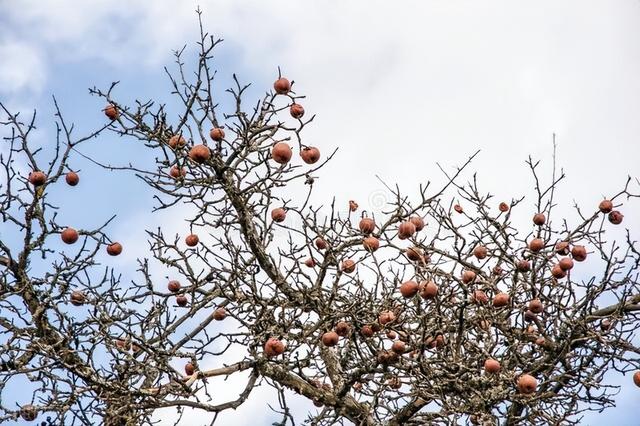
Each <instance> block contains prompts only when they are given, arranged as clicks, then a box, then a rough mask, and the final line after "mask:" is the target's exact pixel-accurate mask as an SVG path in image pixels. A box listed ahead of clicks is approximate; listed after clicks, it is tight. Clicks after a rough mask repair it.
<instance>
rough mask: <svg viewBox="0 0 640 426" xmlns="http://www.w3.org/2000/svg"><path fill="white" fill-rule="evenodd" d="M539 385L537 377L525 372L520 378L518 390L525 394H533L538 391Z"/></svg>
mask: <svg viewBox="0 0 640 426" xmlns="http://www.w3.org/2000/svg"><path fill="white" fill-rule="evenodd" d="M537 387H538V381H537V380H536V379H535V377H533V376H530V375H529V374H523V375H522V376H520V377H519V378H518V390H519V391H520V393H524V394H527V395H528V394H532V393H534V392H535V391H536V388H537Z"/></svg>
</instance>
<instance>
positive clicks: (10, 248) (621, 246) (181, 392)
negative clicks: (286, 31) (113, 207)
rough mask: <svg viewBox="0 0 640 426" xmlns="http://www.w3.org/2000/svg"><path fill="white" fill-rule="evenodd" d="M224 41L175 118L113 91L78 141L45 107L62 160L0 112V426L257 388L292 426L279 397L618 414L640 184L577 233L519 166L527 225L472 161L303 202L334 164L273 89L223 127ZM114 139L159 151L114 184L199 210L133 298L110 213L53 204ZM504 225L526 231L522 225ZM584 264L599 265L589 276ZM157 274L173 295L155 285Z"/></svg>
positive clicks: (205, 46) (584, 213)
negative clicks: (126, 181) (97, 143)
mask: <svg viewBox="0 0 640 426" xmlns="http://www.w3.org/2000/svg"><path fill="white" fill-rule="evenodd" d="M219 42H220V40H216V39H214V38H213V37H211V36H209V35H208V34H206V33H205V32H204V31H203V30H202V25H201V38H200V43H199V44H198V46H199V52H198V54H199V58H198V60H197V65H196V67H195V69H194V70H193V71H194V72H193V74H191V73H190V70H189V69H188V67H187V66H186V65H185V62H184V60H183V52H182V51H180V52H176V62H177V72H175V73H169V78H170V81H171V84H172V85H173V94H174V95H175V97H176V100H177V103H178V105H180V108H181V112H180V115H179V118H178V119H177V121H173V120H172V119H171V118H170V117H169V114H168V113H167V112H166V108H165V107H164V106H162V105H160V106H157V105H156V104H155V103H154V102H151V101H149V102H136V103H135V104H134V105H132V106H127V105H125V104H124V103H121V102H119V101H118V100H117V98H116V96H115V95H114V92H115V90H114V89H115V88H116V87H117V85H116V84H113V85H112V86H111V87H110V88H109V89H108V90H104V91H103V90H100V89H97V88H96V89H92V90H91V93H93V94H94V95H96V96H98V97H99V98H101V99H104V101H105V102H106V103H107V107H106V108H105V114H106V116H107V122H106V124H105V126H104V127H102V128H100V129H98V130H96V131H95V132H93V133H91V134H89V135H86V136H83V137H76V136H75V134H74V129H73V126H72V125H70V124H69V123H67V121H65V119H64V118H63V114H62V113H61V112H60V109H59V108H58V105H57V103H55V106H56V110H57V114H56V120H57V121H56V123H57V126H58V137H57V139H56V149H55V152H54V155H53V156H52V157H51V158H47V159H43V158H41V157H42V155H41V154H42V153H41V152H40V151H39V149H37V148H34V146H33V145H32V142H31V139H30V137H31V134H32V131H33V129H34V128H35V123H36V121H35V113H34V115H33V116H32V117H31V118H30V119H29V120H27V121H26V122H25V121H22V119H21V117H20V116H19V115H17V114H13V113H11V112H10V111H9V110H8V109H7V108H6V107H5V106H4V105H2V110H3V111H4V115H5V116H6V119H4V121H3V122H2V124H3V126H4V130H5V137H4V140H5V143H6V144H7V146H8V147H7V150H6V154H4V155H3V156H2V158H1V163H2V166H3V167H2V169H3V180H2V194H1V195H0V206H1V214H2V220H3V229H4V230H6V234H5V232H3V234H5V235H7V234H10V233H11V232H13V233H15V234H16V235H18V236H19V238H18V239H16V241H20V246H16V245H13V244H12V243H10V242H8V240H6V239H3V240H2V241H0V254H1V255H2V263H3V265H4V272H3V275H2V281H1V288H2V291H1V293H0V312H2V315H1V316H0V330H1V331H2V344H3V351H2V354H0V357H1V358H2V371H1V372H0V375H1V377H2V384H3V389H9V388H10V387H11V386H12V383H13V382H14V381H18V380H28V381H30V382H32V383H34V384H35V386H36V387H35V390H34V391H33V395H32V397H31V398H30V399H29V400H25V401H24V402H23V403H22V404H21V405H20V406H8V405H6V404H4V403H3V404H2V406H1V417H0V419H2V420H8V419H15V418H17V417H19V416H20V417H22V418H23V419H25V420H34V419H36V418H38V419H40V417H41V416H42V417H44V416H45V414H46V416H49V417H50V418H51V420H50V423H52V424H63V423H64V424H67V423H72V422H74V424H94V423H104V424H109V425H130V424H139V423H145V422H149V421H150V419H151V417H152V415H153V414H154V412H155V411H156V410H158V409H160V408H163V407H188V408H193V409H199V410H203V411H204V412H206V413H209V414H208V415H210V418H209V420H208V422H211V423H213V422H215V420H216V419H217V416H218V414H219V413H221V412H223V411H225V410H229V409H235V408H237V407H238V406H240V405H241V404H242V403H243V402H244V401H245V400H246V399H247V398H248V397H249V396H250V394H251V392H252V390H253V389H254V387H255V386H257V385H258V384H260V383H266V384H268V385H270V386H271V387H273V388H274V392H277V393H278V394H279V400H280V404H281V409H280V411H281V413H282V422H281V424H283V425H284V424H287V423H288V422H293V418H292V416H291V413H290V410H289V409H288V407H287V404H286V398H285V390H290V391H293V392H296V393H298V394H300V395H303V396H304V397H306V398H308V399H310V400H312V401H313V402H314V403H315V404H316V405H317V406H318V410H317V411H316V412H313V413H310V414H309V422H310V423H311V424H317V425H324V424H326V425H328V424H348V423H349V422H352V423H354V424H363V425H374V424H388V425H400V424H408V425H411V424H451V423H454V422H461V421H462V422H471V423H474V424H497V423H498V422H500V423H504V424H560V423H562V424H576V423H578V422H579V419H580V413H582V412H584V411H585V410H601V409H604V408H607V407H611V406H613V405H614V399H613V396H614V395H615V392H616V389H617V388H616V387H615V386H611V385H610V384H607V383H606V381H605V380H604V374H605V373H606V372H608V371H612V370H614V371H618V372H621V373H627V372H632V371H636V370H638V369H640V358H639V357H638V354H639V353H640V349H639V348H638V347H637V346H636V345H635V344H634V339H635V328H636V324H637V320H638V314H637V313H638V311H640V284H639V283H638V267H639V265H640V251H639V250H638V247H637V245H636V244H635V242H634V240H633V239H632V237H631V235H630V234H629V231H627V236H626V239H625V240H624V241H620V242H611V241H607V239H606V235H607V232H608V231H609V230H610V228H611V227H613V226H616V225H619V224H620V222H621V221H622V219H623V215H622V213H620V211H619V210H618V209H619V208H620V206H621V205H622V202H623V201H629V200H631V199H633V198H637V197H638V196H639V195H638V194H637V193H636V192H634V191H633V188H632V187H633V186H634V184H635V183H637V181H635V182H634V181H633V180H632V179H629V180H628V181H627V182H626V184H625V185H624V187H623V188H622V189H621V190H620V191H619V192H617V193H616V194H612V195H611V196H610V197H609V199H608V200H604V201H603V202H602V203H601V205H600V206H591V207H589V208H587V209H579V208H577V212H578V214H579V215H580V217H581V218H582V220H581V221H580V222H579V223H575V224H570V223H569V221H567V220H563V219H562V218H559V219H556V218H555V216H554V211H555V210H554V208H555V206H556V202H557V200H555V199H554V191H555V188H556V187H557V185H558V184H559V183H560V182H561V180H562V179H563V177H564V176H563V174H562V173H559V174H556V172H554V175H553V176H552V179H551V182H550V183H549V184H548V185H544V184H543V183H542V179H541V177H540V176H539V173H538V163H537V162H535V161H533V160H532V159H529V160H528V161H527V164H528V167H529V168H530V170H531V173H532V176H533V178H534V183H535V192H534V197H535V199H536V202H537V210H536V211H535V212H527V211H521V210H522V207H521V202H522V200H523V198H519V199H513V200H511V201H510V202H502V203H498V202H495V200H494V199H493V198H492V196H491V195H490V194H488V193H484V192H482V191H481V190H480V189H479V187H478V185H477V182H476V179H475V177H474V179H473V180H472V181H471V182H468V183H464V182H460V180H461V173H462V171H463V170H466V169H467V168H468V167H469V165H470V163H471V162H472V159H473V157H474V156H475V154H474V155H472V156H471V157H470V158H469V159H468V160H467V161H466V162H465V163H464V164H462V165H461V166H460V167H459V168H458V169H457V171H456V172H455V173H453V174H447V173H446V172H445V171H444V169H442V172H443V173H445V175H446V178H447V183H446V184H445V185H443V186H442V187H439V188H433V187H432V186H433V185H431V184H430V183H429V182H425V183H424V184H423V185H422V186H421V189H420V191H419V194H417V196H414V197H410V196H407V195H405V194H403V193H402V192H401V191H400V190H399V189H398V188H393V187H389V193H390V194H391V195H392V197H393V201H392V202H390V203H389V204H388V205H387V206H385V208H384V210H383V211H381V212H376V213H375V214H372V212H366V211H362V210H361V209H360V208H359V206H358V204H357V202H355V201H353V202H350V203H349V206H338V205H335V202H333V203H332V204H331V205H330V206H329V207H323V206H314V205H313V204H312V202H311V201H310V200H311V194H312V190H313V187H314V179H315V177H316V173H317V172H318V171H319V170H320V169H321V168H322V167H323V166H324V165H325V164H326V162H327V161H329V160H330V159H331V157H332V156H333V155H334V154H335V151H334V152H333V153H331V154H330V155H327V156H326V157H325V158H321V156H320V150H318V149H317V148H313V147H309V146H307V145H305V143H304V142H303V138H302V132H303V130H304V129H305V127H306V126H307V125H309V124H310V123H311V121H312V120H313V116H312V117H310V118H307V117H308V115H306V114H305V113H304V108H302V102H303V101H302V99H303V96H300V95H299V94H297V93H295V92H294V91H293V89H294V88H293V87H292V86H291V83H290V82H289V81H288V80H286V79H284V78H283V77H282V76H278V80H277V81H276V83H275V84H274V88H273V90H270V91H268V92H267V93H266V94H265V95H264V97H262V98H261V100H260V101H259V102H257V104H255V105H251V106H248V107H247V106H246V100H245V93H246V90H247V88H248V85H244V84H242V83H240V81H239V80H238V79H237V78H235V77H234V81H235V86H234V87H232V88H230V89H229V90H228V92H229V93H230V94H231V95H232V96H233V98H234V99H235V111H234V112H233V113H231V114H226V115H222V114H221V113H220V112H219V110H218V107H217V99H218V96H219V94H218V93H216V92H214V89H213V81H214V77H215V72H214V71H213V68H212V65H211V58H212V55H213V51H214V49H215V47H216V46H217V45H218V43H219ZM189 75H193V76H194V77H193V78H189V77H188V76H189ZM54 102H55V101H54ZM289 116H290V117H289ZM108 131H110V132H115V133H116V134H118V135H120V136H122V137H125V138H129V139H132V140H134V141H136V142H137V143H140V144H144V145H145V146H146V147H147V149H149V150H151V151H152V152H153V153H154V155H155V158H156V162H155V164H153V165H150V166H149V167H148V168H147V169H134V168H133V167H123V169H126V170H129V171H133V172H135V174H136V175H137V176H138V177H139V178H140V179H142V180H143V181H144V182H145V183H146V184H147V185H148V187H149V188H150V190H151V191H154V193H155V194H156V197H157V202H158V206H157V208H158V209H174V210H176V211H177V213H178V214H183V212H184V211H190V212H191V211H192V212H194V213H193V215H192V217H190V218H188V219H189V224H190V227H189V228H190V229H189V231H188V233H187V234H185V235H184V237H185V240H184V241H183V240H182V239H178V238H171V237H169V236H167V235H164V233H163V232H162V230H149V231H148V235H149V244H150V247H151V253H152V256H153V259H140V260H139V271H138V272H139V274H140V275H139V277H140V278H139V280H137V281H135V282H131V283H125V282H121V280H120V278H119V275H118V273H117V271H115V270H114V269H113V268H112V267H110V266H107V267H106V268H104V269H101V267H100V266H99V265H97V262H96V261H95V257H96V254H97V253H98V251H100V250H107V251H108V252H109V254H111V255H118V254H120V252H122V251H123V250H124V252H126V247H124V248H123V247H122V246H121V245H119V243H117V242H114V241H111V240H110V238H109V235H108V233H107V228H108V225H109V222H110V221H108V222H107V223H104V224H102V225H100V226H98V227H96V228H95V229H91V230H84V229H82V230H77V231H76V230H75V229H73V228H72V225H71V224H64V223H59V222H58V220H57V216H56V209H57V208H58V207H57V206H54V205H53V204H52V203H50V202H49V201H48V200H49V199H50V198H49V194H50V190H51V189H52V188H55V187H59V186H61V185H64V184H63V183H62V179H63V177H65V179H66V180H67V182H68V183H69V184H70V185H71V184H73V182H76V183H77V176H75V177H74V176H73V175H71V177H69V178H67V175H68V174H69V172H70V169H69V159H70V158H71V157H72V156H73V155H80V153H79V150H78V147H79V146H80V145H82V144H84V143H86V142H87V141H90V140H92V139H94V138H99V137H101V135H103V134H104V132H108ZM291 145H293V147H294V148H293V150H292V149H291ZM297 153H299V154H300V157H301V158H300V159H298V157H297V155H296V154H297ZM96 164H97V166H98V167H104V168H105V169H114V168H116V167H113V166H110V165H107V164H101V163H99V162H98V161H96ZM22 167H28V168H29V170H31V173H30V174H25V173H24V172H23V170H22ZM292 188H296V191H297V192H298V194H296V195H295V196H294V195H291V194H292V193H294V192H295V191H294V190H293V189H292ZM301 188H302V189H303V190H304V193H301V192H300V191H301ZM185 206H187V207H190V208H189V209H186V208H185ZM61 208H62V209H64V208H69V206H61ZM327 211H328V214H327V213H326V212H327ZM512 215H527V216H528V215H531V216H532V217H533V219H532V220H533V223H532V224H531V225H530V226H527V227H523V228H521V229H516V228H515V227H514V226H513V218H512ZM9 228H11V230H10V231H9ZM58 238H62V240H63V241H64V243H66V244H68V246H67V247H66V248H65V249H64V250H57V249H55V248H53V247H56V244H59V243H58ZM43 262H44V265H46V268H45V267H42V265H43ZM579 262H588V263H591V264H593V265H594V268H595V267H601V272H600V273H598V274H594V275H593V276H590V277H586V276H584V271H585V269H580V267H576V264H577V263H579ZM154 263H155V264H162V265H164V266H166V267H167V268H169V269H170V270H171V271H172V272H171V279H170V280H169V279H164V278H159V277H157V276H154V275H153V274H152V272H151V268H152V265H153V264H154ZM36 264H37V265H40V266H38V267H36V266H35V265H36ZM573 268H575V269H573ZM578 269H580V270H579V271H578ZM594 270H595V269H594ZM216 321H224V322H225V323H232V325H230V326H229V327H221V326H219V324H216ZM223 324H224V323H223ZM232 353H233V354H235V355H236V356H237V359H234V360H230V359H229V356H230V354H232ZM237 354H239V355H237ZM204 360H207V364H209V365H210V364H211V363H213V364H216V365H217V367H215V368H212V369H204V368H200V365H201V364H203V361H204ZM178 364H179V365H180V366H184V367H185V371H181V369H180V368H176V365H178ZM238 374H244V375H245V376H246V377H247V380H246V387H245V388H244V390H243V391H242V392H241V393H240V394H239V395H237V396H233V397H231V398H230V399H229V400H228V401H227V402H224V403H215V404H214V403H212V402H210V398H209V396H210V395H211V394H212V393H214V392H216V388H215V386H216V385H215V383H218V382H217V381H216V380H218V379H220V378H224V377H228V376H231V375H238ZM634 381H635V382H636V384H638V385H640V375H637V376H634ZM630 382H631V380H629V383H630ZM630 385H631V383H630Z"/></svg>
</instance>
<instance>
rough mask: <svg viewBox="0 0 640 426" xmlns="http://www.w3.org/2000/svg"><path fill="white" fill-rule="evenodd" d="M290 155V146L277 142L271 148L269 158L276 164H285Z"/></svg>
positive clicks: (291, 153)
mask: <svg viewBox="0 0 640 426" xmlns="http://www.w3.org/2000/svg"><path fill="white" fill-rule="evenodd" d="M292 155H293V151H291V147H290V146H289V145H288V144H287V143H285V142H278V143H277V144H275V145H274V146H273V148H272V149H271V158H272V159H273V161H275V162H276V163H278V164H287V163H288V162H289V160H291V156H292Z"/></svg>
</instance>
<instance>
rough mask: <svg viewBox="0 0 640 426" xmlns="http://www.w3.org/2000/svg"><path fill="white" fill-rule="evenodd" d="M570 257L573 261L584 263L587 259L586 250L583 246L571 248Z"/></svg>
mask: <svg viewBox="0 0 640 426" xmlns="http://www.w3.org/2000/svg"><path fill="white" fill-rule="evenodd" d="M571 256H573V260H575V261H578V262H584V261H585V260H586V259H587V249H586V248H585V246H573V247H572V248H571Z"/></svg>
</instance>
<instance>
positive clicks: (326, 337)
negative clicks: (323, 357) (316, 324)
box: [322, 331, 339, 347]
mask: <svg viewBox="0 0 640 426" xmlns="http://www.w3.org/2000/svg"><path fill="white" fill-rule="evenodd" d="M338 339H339V336H338V333H336V332H335V331H327V332H326V333H324V334H323V335H322V344H323V345H325V346H329V347H331V346H335V345H337V344H338Z"/></svg>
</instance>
